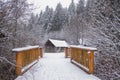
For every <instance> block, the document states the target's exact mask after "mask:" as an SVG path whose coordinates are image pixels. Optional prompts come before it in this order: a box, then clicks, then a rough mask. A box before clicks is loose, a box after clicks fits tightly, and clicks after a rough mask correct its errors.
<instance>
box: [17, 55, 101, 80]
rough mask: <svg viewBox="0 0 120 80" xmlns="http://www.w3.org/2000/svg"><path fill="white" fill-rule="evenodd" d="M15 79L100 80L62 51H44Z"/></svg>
mask: <svg viewBox="0 0 120 80" xmlns="http://www.w3.org/2000/svg"><path fill="white" fill-rule="evenodd" d="M15 80H100V79H99V78H97V77H96V76H94V75H90V74H87V73H86V72H84V71H83V70H81V69H80V68H78V67H77V66H75V65H74V64H72V63H70V59H69V58H67V59H66V58H64V54H63V53H45V54H44V57H43V58H42V59H40V60H39V62H38V63H37V64H36V65H35V66H33V67H32V68H31V69H30V70H29V71H27V72H26V73H25V74H23V75H22V76H19V77H18V78H16V79H15Z"/></svg>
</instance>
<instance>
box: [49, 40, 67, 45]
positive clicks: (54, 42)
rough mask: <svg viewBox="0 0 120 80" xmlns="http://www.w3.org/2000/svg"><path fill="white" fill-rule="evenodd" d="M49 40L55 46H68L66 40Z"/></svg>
mask: <svg viewBox="0 0 120 80" xmlns="http://www.w3.org/2000/svg"><path fill="white" fill-rule="evenodd" d="M49 41H50V42H51V43H52V44H53V45H54V46H55V47H68V44H67V42H66V41H64V40H54V39H49Z"/></svg>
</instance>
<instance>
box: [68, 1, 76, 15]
mask: <svg viewBox="0 0 120 80" xmlns="http://www.w3.org/2000/svg"><path fill="white" fill-rule="evenodd" d="M68 13H69V15H70V16H73V15H75V13H76V9H75V3H74V0H72V2H71V3H70V5H69V8H68Z"/></svg>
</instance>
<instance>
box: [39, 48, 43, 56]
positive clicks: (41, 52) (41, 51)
mask: <svg viewBox="0 0 120 80" xmlns="http://www.w3.org/2000/svg"><path fill="white" fill-rule="evenodd" d="M39 51H40V53H39V56H40V57H41V58H42V57H43V50H42V48H39Z"/></svg>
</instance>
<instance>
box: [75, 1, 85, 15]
mask: <svg viewBox="0 0 120 80" xmlns="http://www.w3.org/2000/svg"><path fill="white" fill-rule="evenodd" d="M84 4H85V0H79V3H78V5H77V10H76V12H77V14H78V15H79V14H80V13H82V12H84V9H85V7H84Z"/></svg>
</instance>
